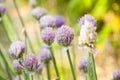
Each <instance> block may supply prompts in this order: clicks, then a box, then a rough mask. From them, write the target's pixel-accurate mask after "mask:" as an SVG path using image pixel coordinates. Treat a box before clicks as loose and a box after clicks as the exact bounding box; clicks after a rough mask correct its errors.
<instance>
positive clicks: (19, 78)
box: [14, 75, 22, 80]
mask: <svg viewBox="0 0 120 80" xmlns="http://www.w3.org/2000/svg"><path fill="white" fill-rule="evenodd" d="M14 80H22V79H21V76H20V75H17V76H16V77H15V78H14Z"/></svg>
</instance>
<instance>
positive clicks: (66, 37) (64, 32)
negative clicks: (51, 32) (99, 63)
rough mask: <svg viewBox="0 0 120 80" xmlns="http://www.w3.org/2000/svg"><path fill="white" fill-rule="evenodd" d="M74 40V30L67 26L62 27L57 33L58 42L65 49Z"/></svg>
mask: <svg viewBox="0 0 120 80" xmlns="http://www.w3.org/2000/svg"><path fill="white" fill-rule="evenodd" d="M73 38H74V32H73V30H72V28H70V27H69V26H67V25H62V26H61V27H60V28H59V29H58V31H57V33H56V39H57V42H58V43H59V44H60V45H62V46H65V47H67V46H69V45H70V44H71V41H72V40H73Z"/></svg>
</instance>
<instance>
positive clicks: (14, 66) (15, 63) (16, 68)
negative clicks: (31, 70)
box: [13, 60, 22, 74]
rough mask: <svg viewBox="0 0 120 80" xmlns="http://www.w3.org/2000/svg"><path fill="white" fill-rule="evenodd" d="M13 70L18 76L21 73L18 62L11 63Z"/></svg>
mask: <svg viewBox="0 0 120 80" xmlns="http://www.w3.org/2000/svg"><path fill="white" fill-rule="evenodd" d="M13 68H14V70H15V71H16V72H17V73H18V74H19V73H21V69H22V66H21V64H20V63H19V61H18V60H14V61H13Z"/></svg>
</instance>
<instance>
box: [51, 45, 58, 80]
mask: <svg viewBox="0 0 120 80" xmlns="http://www.w3.org/2000/svg"><path fill="white" fill-rule="evenodd" d="M49 49H50V52H51V56H52V61H53V65H54V68H55V72H56V75H57V79H56V80H60V77H59V72H58V69H57V64H56V60H55V57H54V54H53V50H52V47H50V48H49Z"/></svg>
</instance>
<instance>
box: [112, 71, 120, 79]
mask: <svg viewBox="0 0 120 80" xmlns="http://www.w3.org/2000/svg"><path fill="white" fill-rule="evenodd" d="M112 80H120V69H117V70H115V71H114V72H113V79H112Z"/></svg>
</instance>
